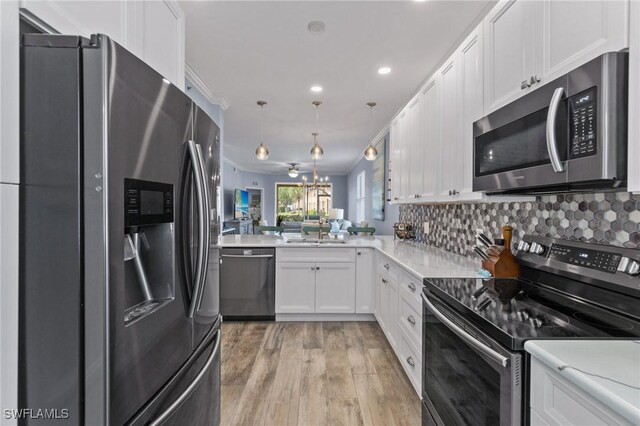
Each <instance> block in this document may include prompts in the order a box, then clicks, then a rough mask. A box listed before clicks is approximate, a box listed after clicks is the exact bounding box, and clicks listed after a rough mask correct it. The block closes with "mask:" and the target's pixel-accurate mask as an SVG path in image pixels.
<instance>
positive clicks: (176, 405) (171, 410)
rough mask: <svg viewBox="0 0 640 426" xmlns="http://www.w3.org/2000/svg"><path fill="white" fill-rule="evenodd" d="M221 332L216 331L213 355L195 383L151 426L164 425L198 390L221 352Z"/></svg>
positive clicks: (194, 380) (150, 424) (195, 379)
mask: <svg viewBox="0 0 640 426" xmlns="http://www.w3.org/2000/svg"><path fill="white" fill-rule="evenodd" d="M220 340H221V339H220V330H218V331H216V343H215V345H214V346H213V351H211V355H209V358H207V362H205V364H204V366H203V367H202V369H201V370H200V371H199V372H198V375H197V376H196V377H195V378H194V379H193V382H191V384H189V386H187V388H186V389H185V390H184V392H182V393H181V394H180V396H179V397H178V398H176V400H175V401H173V403H172V404H171V405H170V406H169V407H168V408H167V409H166V410H164V411H163V412H162V414H160V415H159V416H158V417H157V418H156V419H155V420H153V421H152V422H151V423H149V426H158V425H161V424H162V423H164V422H165V421H166V420H167V419H168V418H169V417H171V415H172V414H173V413H174V412H175V411H176V410H177V409H178V408H180V406H181V405H182V404H183V403H184V402H185V401H186V400H187V398H189V396H190V395H191V394H192V393H193V391H195V390H196V388H197V387H198V385H200V382H202V379H204V377H205V375H206V374H207V371H208V370H209V368H211V365H212V364H213V360H214V359H215V357H216V355H217V353H218V351H219V350H220Z"/></svg>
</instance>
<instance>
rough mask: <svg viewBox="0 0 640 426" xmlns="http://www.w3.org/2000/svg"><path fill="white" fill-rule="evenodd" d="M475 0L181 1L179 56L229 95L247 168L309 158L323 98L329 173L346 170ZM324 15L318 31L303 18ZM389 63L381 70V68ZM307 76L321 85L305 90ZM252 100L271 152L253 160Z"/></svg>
mask: <svg viewBox="0 0 640 426" xmlns="http://www.w3.org/2000/svg"><path fill="white" fill-rule="evenodd" d="M487 3H488V1H487V0H482V1H434V0H432V1H426V2H414V1H374V2H365V1H289V2H274V1H258V2H249V1H214V2H205V1H184V2H181V3H180V6H181V7H182V8H183V10H184V12H185V16H186V60H187V62H188V63H189V64H190V65H191V67H192V68H193V69H194V70H195V71H196V72H197V74H198V75H199V76H200V78H201V79H202V80H203V81H204V82H205V83H206V84H207V85H208V86H209V87H210V88H211V89H212V90H213V91H214V92H215V94H216V95H217V96H224V97H225V98H226V99H227V101H228V102H229V105H230V107H229V109H227V110H226V111H225V113H224V144H225V146H224V154H225V157H226V158H228V159H230V160H232V161H233V162H235V163H236V164H237V165H239V166H240V167H241V168H242V169H244V170H251V171H260V172H269V173H276V172H280V173H283V172H285V171H286V168H287V166H286V165H285V163H289V162H296V163H302V164H303V168H304V167H305V166H306V167H307V168H309V167H310V161H311V157H310V154H309V150H310V149H311V146H312V144H313V143H312V140H313V139H312V136H311V132H313V131H314V130H315V125H314V121H315V112H314V107H313V105H312V104H311V102H312V101H313V100H316V99H317V100H320V101H322V102H323V104H322V105H321V106H320V124H319V129H318V132H319V133H320V136H319V142H320V145H321V146H322V147H323V148H324V153H325V155H324V158H323V159H322V160H320V161H319V162H318V169H319V170H320V171H321V173H322V174H324V173H346V172H349V170H350V169H351V167H352V166H353V164H354V162H355V161H356V159H357V158H358V156H359V155H360V154H361V153H362V151H363V150H364V148H365V147H366V145H367V143H368V139H369V111H368V109H369V108H368V107H367V106H366V105H365V104H366V103H367V102H368V101H375V102H377V103H378V106H376V107H375V108H374V124H373V134H374V135H375V134H377V133H378V132H379V131H380V130H381V129H382V128H383V127H384V126H385V125H386V124H387V123H388V122H389V120H390V119H391V117H392V116H393V115H394V114H395V113H396V112H397V111H398V109H399V108H400V107H401V106H402V105H404V104H405V103H406V102H407V101H408V100H409V97H410V96H411V95H412V93H414V92H415V91H416V90H417V88H418V86H419V84H420V83H421V82H422V81H423V80H424V79H425V78H426V77H427V76H428V74H429V73H430V72H431V71H432V70H433V69H434V67H435V66H437V65H438V64H439V63H440V61H441V60H442V59H443V56H444V55H445V54H446V53H447V52H449V51H450V50H451V49H452V48H453V47H454V46H455V43H456V42H457V41H459V39H460V38H461V36H463V35H464V33H465V32H466V31H467V30H468V29H469V26H470V25H471V24H472V23H474V22H475V21H476V20H477V19H478V16H479V14H480V13H481V12H482V11H483V9H484V8H485V6H486V5H487ZM310 21H323V22H324V23H325V24H326V30H325V32H324V33H322V34H320V35H317V34H312V33H310V32H309V31H308V30H307V24H308V23H309V22H310ZM383 65H386V66H390V67H391V68H392V71H391V73H390V74H388V75H386V76H382V75H379V74H378V73H377V69H378V68H379V67H381V66H383ZM313 84H319V85H321V86H322V87H323V88H324V91H323V92H322V93H320V94H315V93H312V92H310V90H309V88H310V87H311V86H312V85H313ZM257 100H265V101H267V105H266V106H265V107H264V141H265V144H266V145H267V146H268V148H269V151H270V153H271V155H270V156H269V159H268V160H267V161H258V160H257V159H256V157H255V149H256V147H257V146H258V144H259V139H260V116H259V107H258V106H257V105H256V101H257Z"/></svg>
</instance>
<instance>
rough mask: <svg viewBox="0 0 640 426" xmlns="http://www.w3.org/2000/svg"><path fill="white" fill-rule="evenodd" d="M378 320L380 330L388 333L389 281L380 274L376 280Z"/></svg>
mask: <svg viewBox="0 0 640 426" xmlns="http://www.w3.org/2000/svg"><path fill="white" fill-rule="evenodd" d="M375 313H376V319H377V320H378V324H380V328H382V329H383V330H384V331H385V332H386V331H387V322H388V320H389V279H388V278H386V277H384V276H383V275H381V274H378V279H377V280H376V311H375Z"/></svg>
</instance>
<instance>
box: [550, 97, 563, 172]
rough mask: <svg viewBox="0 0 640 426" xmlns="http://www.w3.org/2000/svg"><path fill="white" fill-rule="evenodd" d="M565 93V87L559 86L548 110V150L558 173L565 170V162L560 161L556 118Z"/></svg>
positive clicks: (554, 168)
mask: <svg viewBox="0 0 640 426" xmlns="http://www.w3.org/2000/svg"><path fill="white" fill-rule="evenodd" d="M563 94H564V88H563V87H558V88H557V89H556V90H555V91H554V92H553V96H552V97H551V103H550V104H549V111H548V112H547V151H548V152H549V159H550V160H551V167H553V171H554V172H556V173H560V172H563V171H564V164H562V161H560V154H559V153H558V141H557V140H556V118H557V115H558V108H559V107H560V102H561V101H562V95H563Z"/></svg>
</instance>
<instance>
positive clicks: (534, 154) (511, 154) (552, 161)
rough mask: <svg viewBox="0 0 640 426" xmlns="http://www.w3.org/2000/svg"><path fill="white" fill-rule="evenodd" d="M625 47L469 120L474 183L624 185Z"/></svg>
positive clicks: (538, 187) (530, 188)
mask: <svg viewBox="0 0 640 426" xmlns="http://www.w3.org/2000/svg"><path fill="white" fill-rule="evenodd" d="M627 81H628V54H627V53H622V52H621V53H606V54H604V55H602V56H599V57H597V58H596V59H593V60H592V61H590V62H588V63H586V64H585V65H583V66H581V67H579V68H577V69H575V70H573V71H571V72H569V73H568V74H565V75H564V76H562V77H560V78H558V79H556V80H553V81H551V82H549V83H547V84H545V85H544V86H542V87H540V88H539V89H537V90H535V91H533V92H531V93H529V94H527V95H525V96H523V97H522V98H520V99H518V100H516V101H514V102H512V103H511V104H509V105H507V106H505V107H503V108H500V109H498V110H496V111H494V112H492V113H491V114H489V115H488V116H486V117H484V118H482V119H480V120H478V121H476V122H475V123H474V124H473V158H474V161H473V167H474V173H473V190H474V191H484V192H487V193H530V194H535V193H541V194H542V193H553V192H561V191H562V192H564V191H586V190H616V189H622V188H624V187H625V186H626V177H627V96H628V87H627Z"/></svg>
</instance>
